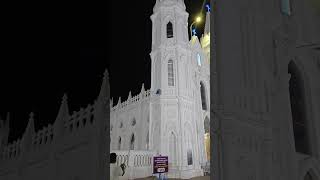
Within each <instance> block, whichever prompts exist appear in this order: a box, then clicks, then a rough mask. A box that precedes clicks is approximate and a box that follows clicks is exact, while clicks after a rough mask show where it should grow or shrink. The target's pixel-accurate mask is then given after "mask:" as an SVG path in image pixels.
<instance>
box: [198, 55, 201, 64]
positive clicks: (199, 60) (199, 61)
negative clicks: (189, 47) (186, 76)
mask: <svg viewBox="0 0 320 180" xmlns="http://www.w3.org/2000/svg"><path fill="white" fill-rule="evenodd" d="M197 62H198V66H201V56H200V54H199V53H198V54H197Z"/></svg>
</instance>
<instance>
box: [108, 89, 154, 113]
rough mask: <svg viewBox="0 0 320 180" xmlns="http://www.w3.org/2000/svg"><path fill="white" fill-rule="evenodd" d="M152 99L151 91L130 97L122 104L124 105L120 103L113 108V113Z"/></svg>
mask: <svg viewBox="0 0 320 180" xmlns="http://www.w3.org/2000/svg"><path fill="white" fill-rule="evenodd" d="M149 97H150V90H147V91H143V92H141V93H140V94H138V95H136V96H133V97H130V98H128V99H127V100H126V101H124V102H122V103H118V104H117V105H115V106H111V111H117V110H121V109H123V108H126V107H127V106H129V105H131V104H136V103H139V102H140V101H142V100H144V99H147V98H149Z"/></svg>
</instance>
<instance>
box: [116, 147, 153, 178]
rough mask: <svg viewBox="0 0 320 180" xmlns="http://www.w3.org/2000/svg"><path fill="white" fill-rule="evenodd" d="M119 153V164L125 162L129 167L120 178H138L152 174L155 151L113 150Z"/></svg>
mask: <svg viewBox="0 0 320 180" xmlns="http://www.w3.org/2000/svg"><path fill="white" fill-rule="evenodd" d="M111 152H115V153H116V154H117V165H118V166H120V164H122V163H125V164H126V166H127V168H126V172H125V174H124V176H122V177H120V179H123V180H124V179H126V180H128V179H136V178H144V177H149V176H152V163H153V156H155V155H156V153H155V152H153V151H135V150H131V151H111Z"/></svg>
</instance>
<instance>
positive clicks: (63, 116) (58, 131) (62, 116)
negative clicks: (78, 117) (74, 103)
mask: <svg viewBox="0 0 320 180" xmlns="http://www.w3.org/2000/svg"><path fill="white" fill-rule="evenodd" d="M68 117H69V108H68V97H67V94H64V95H63V97H62V101H61V105H60V108H59V112H58V115H57V118H56V121H55V122H54V134H55V135H56V136H60V135H62V134H63V131H64V123H65V121H66V120H67V118H68Z"/></svg>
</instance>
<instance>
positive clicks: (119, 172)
mask: <svg viewBox="0 0 320 180" xmlns="http://www.w3.org/2000/svg"><path fill="white" fill-rule="evenodd" d="M116 162H117V154H116V153H111V154H110V180H119V176H123V175H124V173H125V166H124V164H121V167H119V166H117V164H116Z"/></svg>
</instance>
